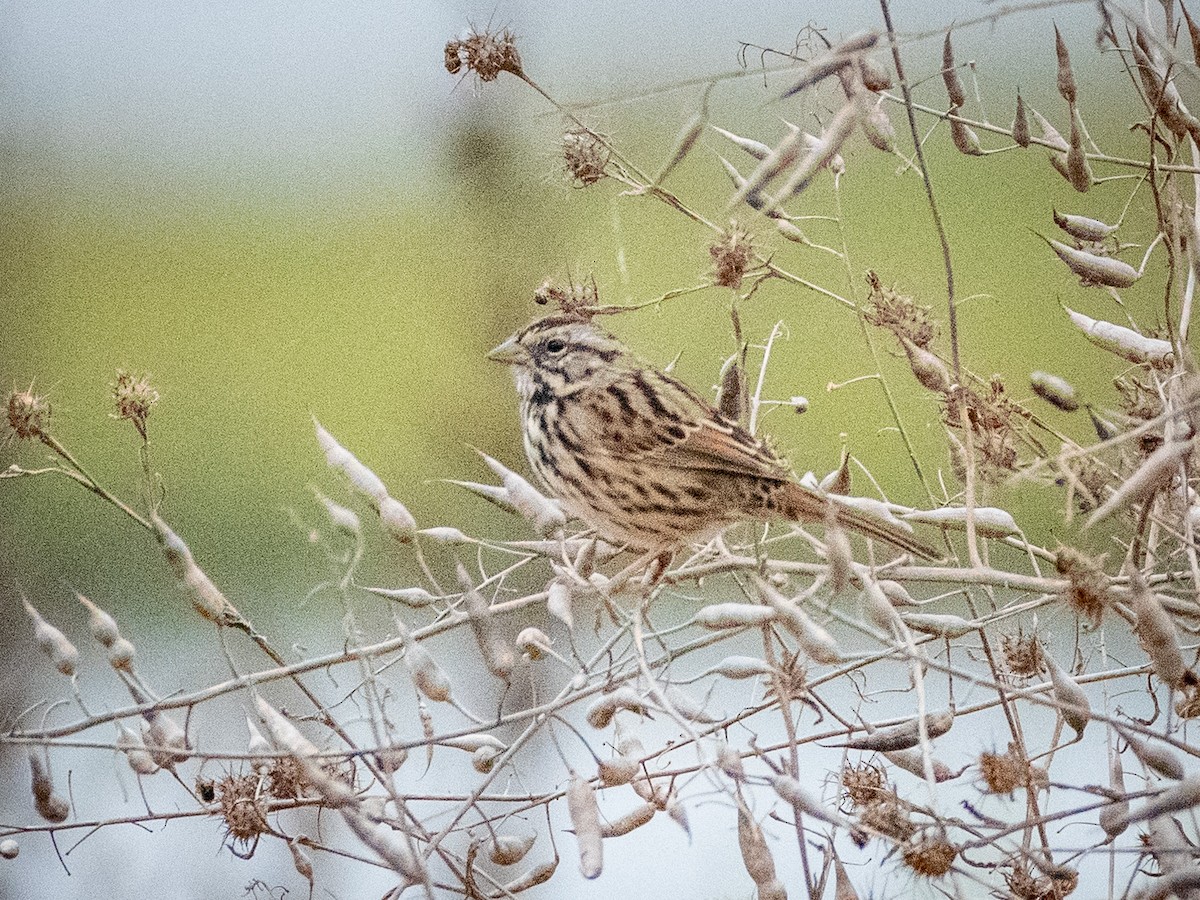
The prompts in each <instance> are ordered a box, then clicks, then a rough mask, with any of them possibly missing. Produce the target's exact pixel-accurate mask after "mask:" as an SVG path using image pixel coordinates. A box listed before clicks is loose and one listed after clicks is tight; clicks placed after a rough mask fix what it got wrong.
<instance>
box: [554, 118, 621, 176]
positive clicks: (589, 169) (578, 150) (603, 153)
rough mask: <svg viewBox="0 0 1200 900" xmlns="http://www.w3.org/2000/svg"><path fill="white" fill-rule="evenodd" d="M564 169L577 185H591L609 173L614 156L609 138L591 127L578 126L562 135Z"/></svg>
mask: <svg viewBox="0 0 1200 900" xmlns="http://www.w3.org/2000/svg"><path fill="white" fill-rule="evenodd" d="M562 155H563V171H564V172H565V173H566V175H567V178H568V179H569V180H570V181H571V183H572V184H573V185H574V186H575V187H589V186H590V185H593V184H595V183H596V182H597V181H599V180H600V179H602V178H604V177H605V175H606V174H607V173H606V172H605V168H606V167H607V166H608V161H609V159H610V158H611V156H612V149H611V148H610V147H609V144H608V139H607V138H605V137H604V135H601V134H597V133H596V132H595V131H592V130H591V129H590V128H582V127H576V128H571V129H569V130H568V131H566V132H565V133H564V134H563V136H562Z"/></svg>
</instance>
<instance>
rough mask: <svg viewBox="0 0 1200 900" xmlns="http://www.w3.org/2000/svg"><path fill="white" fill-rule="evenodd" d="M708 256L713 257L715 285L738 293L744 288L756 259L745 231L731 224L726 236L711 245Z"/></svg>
mask: <svg viewBox="0 0 1200 900" xmlns="http://www.w3.org/2000/svg"><path fill="white" fill-rule="evenodd" d="M708 255H709V256H711V257H712V263H713V273H712V279H713V284H715V285H717V286H718V287H727V288H732V289H733V290H735V291H736V290H737V289H738V288H740V287H741V286H742V278H744V277H745V275H746V269H747V268H748V267H749V265H750V260H751V259H753V258H754V247H753V245H752V244H751V243H750V235H749V234H747V233H746V231H745V229H743V228H742V227H741V226H740V225H738V224H737V223H736V222H730V223H729V229H728V230H727V231H726V232H725V234H724V235H722V236H721V238H720V239H719V240H718V241H716V242H715V243H713V244H711V245H709V248H708Z"/></svg>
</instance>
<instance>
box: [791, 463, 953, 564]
mask: <svg viewBox="0 0 1200 900" xmlns="http://www.w3.org/2000/svg"><path fill="white" fill-rule="evenodd" d="M777 502H778V503H779V511H780V514H781V517H782V518H784V519H787V520H790V521H795V522H827V521H829V520H830V519H831V518H832V519H833V520H834V521H836V522H837V523H838V524H839V525H841V526H842V527H843V528H848V529H849V530H851V531H855V532H858V533H859V534H861V535H865V536H866V537H869V538H877V539H879V540H881V541H886V542H887V543H889V544H893V545H894V546H896V547H899V548H900V549H901V550H907V551H908V552H909V553H912V554H913V555H914V556H918V557H920V558H921V559H938V558H940V556H941V554H940V553H938V552H937V551H936V550H935V549H934V548H933V547H931V546H929V545H928V544H926V543H925V542H924V541H921V540H920V539H919V538H917V536H916V535H914V534H913V531H912V526H910V525H908V523H906V522H901V521H900V520H899V519H896V518H893V517H890V516H888V515H887V512H886V508H883V507H881V509H880V511H879V514H873V513H870V512H866V511H864V510H863V509H861V508H858V507H856V506H852V505H850V503H843V502H839V500H838V498H837V497H836V496H834V495H831V494H826V493H825V492H823V491H819V490H816V489H814V488H810V487H808V486H807V485H803V484H800V483H799V482H796V481H789V482H786V485H785V487H784V490H783V492H782V493H781V495H780V496H779V497H778V501H777ZM860 502H861V501H860Z"/></svg>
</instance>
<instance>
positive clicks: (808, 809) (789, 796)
mask: <svg viewBox="0 0 1200 900" xmlns="http://www.w3.org/2000/svg"><path fill="white" fill-rule="evenodd" d="M770 781H771V787H773V788H774V789H775V793H777V794H778V795H779V796H780V797H781V798H782V799H783V800H784V802H786V803H790V804H792V806H793V807H795V808H796V809H798V810H800V811H801V812H802V813H804V814H805V815H808V816H812V817H813V818H814V819H818V820H820V821H822V822H826V823H828V824H830V825H836V826H838V827H839V828H847V827H850V826H851V824H852V823H851V822H849V821H848V820H847V819H846V817H845V816H843V815H841V814H840V813H838V812H837V811H836V810H835V809H833V808H831V807H830V806H829V804H826V803H824V802H822V801H821V799H820V798H819V797H817V796H816V795H815V794H813V793H811V792H810V791H809V790H808V789H807V788H805V787H804V786H803V785H802V784H800V782H799V781H797V780H796V779H795V778H792V777H791V776H790V775H771V776H770Z"/></svg>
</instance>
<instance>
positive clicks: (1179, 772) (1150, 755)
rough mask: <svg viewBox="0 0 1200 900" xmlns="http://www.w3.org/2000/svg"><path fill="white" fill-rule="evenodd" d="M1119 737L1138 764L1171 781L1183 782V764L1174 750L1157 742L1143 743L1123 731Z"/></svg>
mask: <svg viewBox="0 0 1200 900" xmlns="http://www.w3.org/2000/svg"><path fill="white" fill-rule="evenodd" d="M1121 737H1122V738H1124V739H1125V743H1127V744H1128V745H1129V749H1130V750H1132V751H1133V755H1134V756H1136V757H1137V758H1138V762H1140V763H1141V764H1142V765H1143V766H1145V767H1146V768H1147V769H1150V770H1151V771H1152V772H1157V773H1158V774H1159V775H1161V776H1162V777H1163V778H1169V779H1171V780H1172V781H1181V780H1183V776H1184V774H1185V773H1184V770H1183V763H1182V762H1181V761H1180V759H1179V756H1178V754H1176V753H1175V751H1174V750H1169V749H1167V748H1166V747H1164V746H1162V745H1161V744H1159V743H1158V742H1151V741H1143V740H1142V739H1141V738H1139V737H1136V736H1135V735H1133V734H1130V733H1128V732H1125V731H1122V732H1121Z"/></svg>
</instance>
